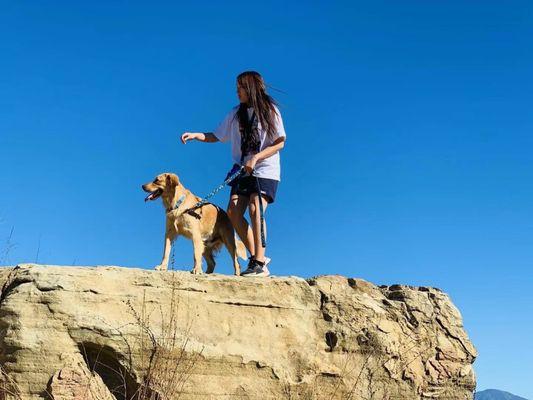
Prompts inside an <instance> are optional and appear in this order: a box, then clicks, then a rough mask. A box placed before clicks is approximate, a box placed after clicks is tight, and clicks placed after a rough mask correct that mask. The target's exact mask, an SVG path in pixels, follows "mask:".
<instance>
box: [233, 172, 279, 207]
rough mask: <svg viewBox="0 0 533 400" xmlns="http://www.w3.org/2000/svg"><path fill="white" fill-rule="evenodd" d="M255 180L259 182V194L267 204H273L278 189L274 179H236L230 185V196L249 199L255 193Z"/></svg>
mask: <svg viewBox="0 0 533 400" xmlns="http://www.w3.org/2000/svg"><path fill="white" fill-rule="evenodd" d="M256 179H258V180H259V186H261V194H262V195H263V196H264V197H265V199H266V201H267V203H268V204H271V203H273V202H274V200H275V198H276V190H277V189H278V181H276V180H274V179H267V178H256V177H255V176H250V175H247V176H243V177H241V178H237V179H235V180H234V181H233V182H231V183H230V186H231V194H238V195H240V196H245V197H250V195H251V194H252V193H257V192H258V190H257V181H256Z"/></svg>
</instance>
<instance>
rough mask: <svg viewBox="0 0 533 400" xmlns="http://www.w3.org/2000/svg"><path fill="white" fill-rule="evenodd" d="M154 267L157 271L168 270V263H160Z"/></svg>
mask: <svg viewBox="0 0 533 400" xmlns="http://www.w3.org/2000/svg"><path fill="white" fill-rule="evenodd" d="M154 269H155V270H156V271H166V270H167V266H166V265H162V264H159V265H156V266H155V267H154Z"/></svg>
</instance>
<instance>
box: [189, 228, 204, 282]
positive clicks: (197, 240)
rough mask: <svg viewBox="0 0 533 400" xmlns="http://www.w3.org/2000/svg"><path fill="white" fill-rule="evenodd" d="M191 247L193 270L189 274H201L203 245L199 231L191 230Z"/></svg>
mask: <svg viewBox="0 0 533 400" xmlns="http://www.w3.org/2000/svg"><path fill="white" fill-rule="evenodd" d="M192 245H193V247H194V268H193V269H192V271H191V272H192V273H193V274H201V273H202V272H203V271H202V254H204V248H205V245H204V241H203V240H202V235H201V234H200V231H199V230H193V233H192Z"/></svg>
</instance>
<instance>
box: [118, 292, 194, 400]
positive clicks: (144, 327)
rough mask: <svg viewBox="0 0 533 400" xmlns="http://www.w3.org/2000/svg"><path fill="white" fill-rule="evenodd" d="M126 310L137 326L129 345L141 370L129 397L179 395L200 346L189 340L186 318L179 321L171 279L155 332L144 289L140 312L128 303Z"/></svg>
mask: <svg viewBox="0 0 533 400" xmlns="http://www.w3.org/2000/svg"><path fill="white" fill-rule="evenodd" d="M130 310H131V312H132V314H133V316H134V318H135V321H136V322H135V323H136V326H137V328H138V334H137V338H136V340H135V344H134V345H133V346H132V347H131V348H132V351H133V353H134V354H137V355H138V358H139V365H138V366H137V368H136V370H139V371H142V374H143V376H142V377H141V382H140V384H139V386H138V388H137V390H136V392H135V393H134V396H133V397H131V400H176V399H179V398H180V396H181V395H182V394H183V390H184V387H185V384H186V383H187V381H188V380H189V378H190V376H191V375H192V373H193V371H194V368H195V365H196V364H197V362H198V360H199V359H200V357H201V354H202V351H203V348H201V349H198V348H194V346H192V344H191V341H190V332H191V326H192V324H191V323H190V321H186V322H185V323H181V322H180V318H179V317H180V301H179V297H178V296H177V287H176V284H175V282H173V283H172V289H171V296H170V305H169V307H168V309H166V310H165V309H163V308H162V307H160V308H159V312H160V330H159V329H158V330H157V332H156V330H155V329H154V326H153V323H152V322H151V314H152V312H153V310H151V311H150V310H148V309H147V300H146V293H145V294H144V295H143V300H142V303H141V310H140V312H139V311H137V310H136V309H135V308H134V307H132V306H131V304H130ZM128 400H129V399H128Z"/></svg>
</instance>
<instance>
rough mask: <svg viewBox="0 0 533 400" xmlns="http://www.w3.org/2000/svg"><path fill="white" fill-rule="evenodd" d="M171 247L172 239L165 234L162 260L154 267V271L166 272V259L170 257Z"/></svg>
mask: <svg viewBox="0 0 533 400" xmlns="http://www.w3.org/2000/svg"><path fill="white" fill-rule="evenodd" d="M171 247H172V239H171V238H170V235H168V234H165V246H164V249H163V260H161V264H159V265H157V266H156V267H155V270H156V271H166V270H167V269H168V258H169V257H170V249H171Z"/></svg>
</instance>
